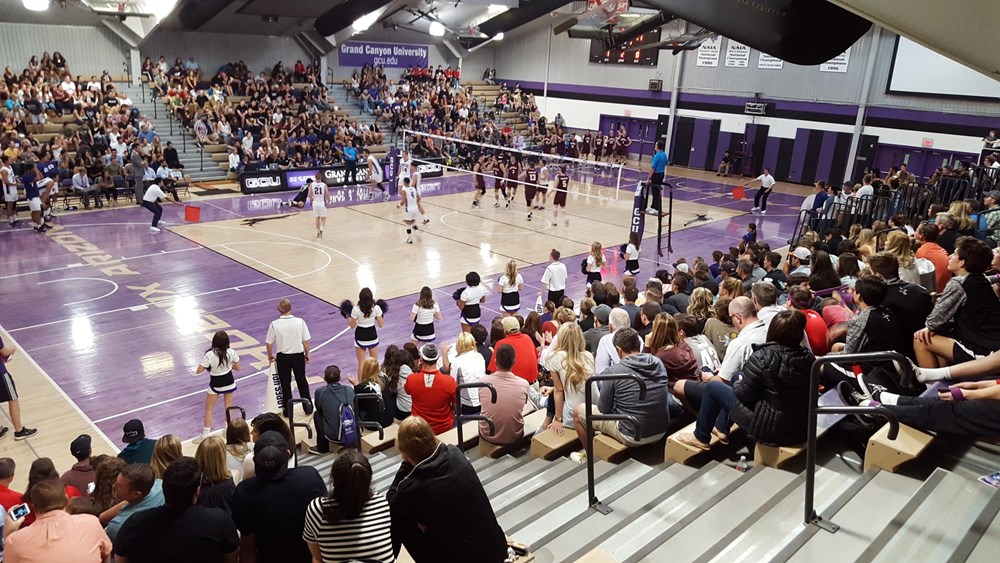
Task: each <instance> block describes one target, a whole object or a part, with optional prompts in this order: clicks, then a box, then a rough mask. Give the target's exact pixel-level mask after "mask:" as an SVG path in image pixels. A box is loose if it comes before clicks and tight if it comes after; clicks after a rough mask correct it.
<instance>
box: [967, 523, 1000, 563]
mask: <svg viewBox="0 0 1000 563" xmlns="http://www.w3.org/2000/svg"><path fill="white" fill-rule="evenodd" d="M997 553H1000V515H997V516H995V517H994V518H993V521H992V522H990V525H989V526H988V527H987V528H986V530H985V531H984V532H983V537H982V538H981V539H980V540H979V543H978V544H976V547H975V549H973V550H972V553H970V554H969V558H968V559H966V560H965V561H966V563H994V562H995V561H996V560H997Z"/></svg>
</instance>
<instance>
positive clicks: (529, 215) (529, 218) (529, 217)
mask: <svg viewBox="0 0 1000 563" xmlns="http://www.w3.org/2000/svg"><path fill="white" fill-rule="evenodd" d="M528 220H529V221H531V213H528Z"/></svg>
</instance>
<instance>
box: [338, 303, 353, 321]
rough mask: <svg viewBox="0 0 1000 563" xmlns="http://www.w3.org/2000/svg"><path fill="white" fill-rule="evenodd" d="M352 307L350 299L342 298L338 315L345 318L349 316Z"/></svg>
mask: <svg viewBox="0 0 1000 563" xmlns="http://www.w3.org/2000/svg"><path fill="white" fill-rule="evenodd" d="M353 309H354V303H352V302H351V300H350V299H344V300H343V301H341V302H340V316H341V317H344V318H345V319H346V318H347V317H349V316H351V311H352V310H353Z"/></svg>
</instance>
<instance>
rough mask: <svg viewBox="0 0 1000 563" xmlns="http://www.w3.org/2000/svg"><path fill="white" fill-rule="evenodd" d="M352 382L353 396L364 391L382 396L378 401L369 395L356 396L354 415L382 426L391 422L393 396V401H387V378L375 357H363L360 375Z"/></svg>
mask: <svg viewBox="0 0 1000 563" xmlns="http://www.w3.org/2000/svg"><path fill="white" fill-rule="evenodd" d="M348 380H350V378H348ZM353 383H355V385H354V396H355V397H358V395H360V394H362V393H366V394H369V395H371V394H375V395H378V396H379V397H381V398H382V400H381V401H379V400H378V399H374V398H371V397H358V412H356V413H354V414H355V416H357V417H358V419H359V420H364V421H368V422H377V423H379V424H381V425H382V426H383V427H386V426H389V425H390V424H392V416H393V414H394V413H395V410H394V409H393V408H392V406H393V404H394V401H395V397H392V399H393V401H389V398H390V394H389V393H388V390H389V378H388V377H386V375H385V373H383V372H382V368H381V366H379V365H378V360H376V359H375V358H365V361H364V363H363V364H361V377H360V378H359V380H358V381H356V382H353Z"/></svg>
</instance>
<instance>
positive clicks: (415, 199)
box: [399, 178, 420, 244]
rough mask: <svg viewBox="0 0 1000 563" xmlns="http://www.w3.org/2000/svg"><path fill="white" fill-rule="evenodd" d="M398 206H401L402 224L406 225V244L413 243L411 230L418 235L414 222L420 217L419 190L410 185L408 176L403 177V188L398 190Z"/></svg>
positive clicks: (417, 228)
mask: <svg viewBox="0 0 1000 563" xmlns="http://www.w3.org/2000/svg"><path fill="white" fill-rule="evenodd" d="M399 198H400V199H399V207H402V208H403V224H404V225H406V244H413V238H412V237H411V235H412V234H413V231H416V232H417V236H418V237H419V236H420V228H419V227H417V225H416V222H417V219H418V218H419V217H420V192H418V191H417V188H415V187H413V186H411V185H410V179H409V178H403V189H401V190H399Z"/></svg>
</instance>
